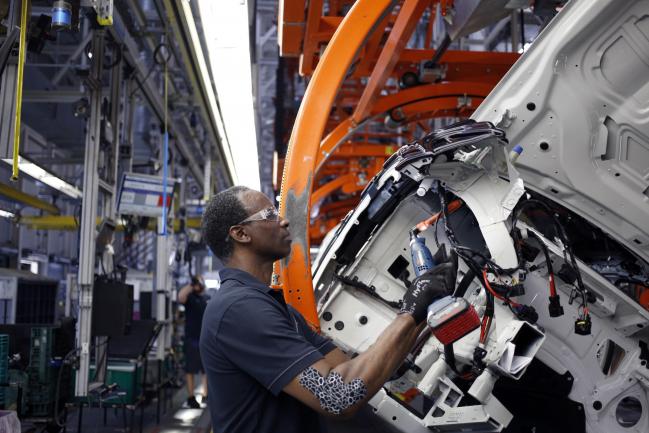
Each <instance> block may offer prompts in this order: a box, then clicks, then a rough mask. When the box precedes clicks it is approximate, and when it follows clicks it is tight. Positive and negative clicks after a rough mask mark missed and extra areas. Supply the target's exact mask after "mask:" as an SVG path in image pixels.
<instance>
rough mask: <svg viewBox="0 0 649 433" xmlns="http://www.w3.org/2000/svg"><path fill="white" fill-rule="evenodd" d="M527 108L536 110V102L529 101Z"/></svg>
mask: <svg viewBox="0 0 649 433" xmlns="http://www.w3.org/2000/svg"><path fill="white" fill-rule="evenodd" d="M527 109H528V110H530V111H534V110H536V104H535V103H534V102H528V103H527Z"/></svg>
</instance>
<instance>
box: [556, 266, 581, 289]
mask: <svg viewBox="0 0 649 433" xmlns="http://www.w3.org/2000/svg"><path fill="white" fill-rule="evenodd" d="M557 276H558V277H559V278H561V280H563V282H564V283H566V284H574V283H575V281H577V271H576V270H575V268H573V267H572V266H570V265H569V264H568V263H564V264H563V265H562V266H561V269H559V272H557Z"/></svg>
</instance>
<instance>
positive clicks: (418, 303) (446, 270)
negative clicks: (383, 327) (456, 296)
mask: <svg viewBox="0 0 649 433" xmlns="http://www.w3.org/2000/svg"><path fill="white" fill-rule="evenodd" d="M440 250H442V249H440ZM442 258H445V259H446V261H444V262H443V263H440V261H441V260H440V261H438V260H439V259H442ZM435 260H436V261H437V263H440V264H439V265H437V266H435V267H434V268H433V269H431V270H429V271H428V272H426V273H424V274H422V275H420V276H419V277H417V278H415V279H414V280H413V282H412V284H411V285H410V287H409V288H408V290H406V293H405V294H404V296H403V301H402V305H401V310H400V311H399V314H403V313H407V314H411V315H412V317H413V318H414V319H415V323H417V324H418V325H419V324H420V323H421V322H423V321H424V320H426V316H427V314H428V306H429V305H430V304H432V303H433V302H435V301H436V300H437V299H440V298H443V297H444V296H447V295H450V294H451V293H452V292H453V290H454V289H455V279H456V278H457V256H456V255H455V253H454V252H453V253H452V254H451V256H450V257H448V256H447V255H446V254H445V252H442V253H441V254H439V252H438V254H435Z"/></svg>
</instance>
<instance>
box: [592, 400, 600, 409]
mask: <svg viewBox="0 0 649 433" xmlns="http://www.w3.org/2000/svg"><path fill="white" fill-rule="evenodd" d="M593 409H595V410H601V409H602V402H601V401H599V400H595V401H594V402H593Z"/></svg>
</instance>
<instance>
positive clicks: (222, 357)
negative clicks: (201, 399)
mask: <svg viewBox="0 0 649 433" xmlns="http://www.w3.org/2000/svg"><path fill="white" fill-rule="evenodd" d="M288 226H289V222H288V221H287V220H285V219H283V218H280V217H279V215H278V213H277V210H276V209H275V207H274V206H273V204H272V203H271V201H270V200H269V199H268V198H267V197H266V196H265V195H264V194H262V193H260V192H258V191H254V190H251V189H248V188H245V187H233V188H230V189H228V190H225V191H223V192H220V193H219V194H217V195H215V196H214V197H213V198H212V199H211V200H210V202H209V203H208V205H207V207H206V209H205V213H204V215H203V221H202V228H203V237H204V239H205V241H206V243H207V244H208V246H209V247H210V249H211V250H212V252H213V253H214V254H215V255H216V256H218V257H219V258H220V259H221V260H222V261H223V262H224V264H225V266H226V268H225V269H223V270H221V271H220V276H221V288H220V289H219V291H218V292H217V293H216V295H214V296H213V298H212V300H211V301H210V303H209V304H208V306H207V309H206V311H205V315H204V317H203V327H202V331H201V339H200V353H201V357H202V359H203V365H204V368H205V371H206V373H207V379H208V386H209V391H210V392H209V394H210V399H209V402H208V406H209V409H210V414H211V416H212V429H213V432H214V433H240V432H241V433H243V432H246V433H270V432H274V433H317V432H319V431H320V428H319V419H318V414H324V415H329V416H347V415H349V414H352V413H354V412H355V411H356V410H357V409H358V408H359V407H360V406H361V405H363V404H364V403H365V402H367V400H369V398H370V397H372V396H373V395H374V394H375V393H376V392H377V391H378V390H379V389H380V388H381V386H383V384H384V383H385V381H386V380H387V379H388V378H389V377H390V375H391V374H392V373H393V371H394V370H395V369H396V368H397V367H398V366H399V365H400V364H401V363H402V361H403V360H404V358H405V356H406V354H407V353H408V351H409V350H410V349H411V348H412V346H413V344H414V342H415V339H416V337H417V335H418V334H419V332H420V331H421V330H422V328H423V324H424V323H425V318H426V310H427V308H428V305H430V304H431V303H432V302H433V301H434V300H435V299H437V298H438V297H441V296H444V295H446V294H447V293H448V292H449V291H450V289H451V288H452V286H453V284H454V283H453V281H454V278H455V270H454V269H453V267H452V265H450V264H448V263H445V264H442V265H439V266H437V267H436V268H435V269H433V270H432V271H430V272H429V273H427V274H424V275H423V276H421V277H419V279H416V280H415V281H413V283H412V285H411V288H410V289H408V290H407V291H406V293H405V295H404V299H403V307H402V309H401V312H400V314H398V315H397V316H396V318H395V319H394V321H393V322H392V323H391V324H390V325H389V326H388V327H387V328H386V329H385V330H384V331H383V333H382V334H381V335H380V336H379V337H378V338H377V340H376V342H375V343H374V345H372V347H371V348H370V349H368V350H367V351H365V352H364V353H362V354H360V355H359V356H357V357H355V358H354V359H349V358H348V357H347V356H346V355H345V354H344V353H343V352H342V351H341V350H340V349H338V348H336V347H335V346H334V345H333V344H332V343H331V342H330V341H329V340H327V339H325V338H323V337H321V336H319V335H318V334H316V333H315V332H313V331H312V330H311V328H309V326H308V325H307V323H306V322H305V320H304V319H303V318H302V316H301V315H300V314H299V312H297V311H296V310H294V309H293V308H292V307H291V306H288V305H286V303H285V302H284V298H283V296H282V293H281V292H278V291H275V290H273V289H271V288H270V287H268V284H269V283H270V279H271V275H272V265H273V262H274V261H276V260H279V259H281V258H283V257H286V256H287V255H288V254H289V252H290V247H291V237H290V234H289V230H288Z"/></svg>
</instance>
